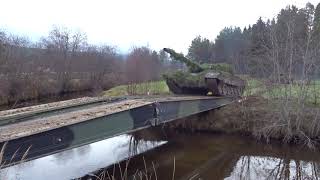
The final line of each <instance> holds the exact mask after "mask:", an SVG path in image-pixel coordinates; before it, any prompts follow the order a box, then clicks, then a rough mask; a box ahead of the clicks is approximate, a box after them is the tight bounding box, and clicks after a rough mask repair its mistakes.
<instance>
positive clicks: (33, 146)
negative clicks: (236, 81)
mask: <svg viewBox="0 0 320 180" xmlns="http://www.w3.org/2000/svg"><path fill="white" fill-rule="evenodd" d="M233 100H234V99H232V98H229V97H194V96H179V97H162V98H161V97H157V98H150V97H146V98H115V99H106V98H99V99H89V100H85V101H82V102H80V103H79V102H78V103H77V102H75V103H69V104H67V105H52V106H50V105H49V106H41V105H40V106H34V107H33V108H31V109H21V110H16V111H3V112H0V150H1V149H3V151H2V152H4V153H2V154H3V157H2V167H5V166H10V165H11V164H14V163H16V162H19V161H21V160H31V159H35V158H39V157H43V156H46V155H50V154H53V153H56V152H60V151H64V150H67V149H72V148H75V147H79V146H82V145H86V144H90V143H93V142H97V141H100V140H103V139H107V138H110V137H113V136H117V135H121V134H126V133H130V132H134V131H137V130H140V129H143V128H148V127H151V126H157V125H160V124H162V123H166V122H170V121H173V120H176V119H180V118H184V117H187V116H190V115H194V114H198V113H201V112H205V111H209V110H213V109H216V108H219V107H222V106H225V105H227V104H229V103H232V101H233ZM0 167H1V166H0Z"/></svg>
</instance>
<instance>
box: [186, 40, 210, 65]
mask: <svg viewBox="0 0 320 180" xmlns="http://www.w3.org/2000/svg"><path fill="white" fill-rule="evenodd" d="M212 47H213V43H212V42H210V41H209V39H207V38H202V37H201V36H197V37H196V38H195V39H193V40H192V42H191V45H190V47H189V49H188V57H189V58H191V59H193V60H195V61H197V62H200V63H208V62H210V60H211V57H212Z"/></svg>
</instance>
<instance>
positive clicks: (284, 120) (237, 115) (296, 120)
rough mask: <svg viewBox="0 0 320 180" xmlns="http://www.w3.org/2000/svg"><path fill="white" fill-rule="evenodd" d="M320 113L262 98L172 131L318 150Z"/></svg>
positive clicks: (195, 119) (183, 121)
mask: <svg viewBox="0 0 320 180" xmlns="http://www.w3.org/2000/svg"><path fill="white" fill-rule="evenodd" d="M319 112H320V109H319V108H316V107H304V109H303V111H302V110H301V107H299V106H295V104H293V103H292V104H290V103H287V104H286V106H285V105H284V104H283V102H282V101H280V100H276V99H273V100H270V99H266V98H263V97H260V96H248V97H246V98H245V99H243V100H241V101H238V102H235V103H233V104H230V105H228V106H225V107H222V108H220V109H217V110H213V111H210V112H206V113H203V114H200V115H198V116H192V117H190V118H186V119H181V120H179V121H176V122H173V123H172V124H170V125H168V126H169V128H173V129H178V130H179V129H180V130H191V131H206V132H219V133H226V134H239V135H245V136H251V137H254V138H255V139H257V140H262V141H266V142H269V141H270V140H277V141H279V140H280V141H282V142H283V143H292V144H302V145H306V146H308V147H309V148H314V147H315V146H316V145H318V144H319V143H320V138H319V137H320V123H319V122H320V116H319V115H318V114H319Z"/></svg>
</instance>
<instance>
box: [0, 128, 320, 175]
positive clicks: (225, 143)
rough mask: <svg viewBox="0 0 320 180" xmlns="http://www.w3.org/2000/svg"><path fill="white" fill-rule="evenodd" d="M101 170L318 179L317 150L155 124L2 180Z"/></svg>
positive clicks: (38, 162)
mask: <svg viewBox="0 0 320 180" xmlns="http://www.w3.org/2000/svg"><path fill="white" fill-rule="evenodd" d="M126 166H127V168H126ZM119 167H120V169H121V172H122V173H120V169H119ZM125 169H127V170H126V171H125ZM104 172H108V173H109V175H110V174H111V175H115V176H118V177H121V176H122V175H124V174H126V176H128V177H131V178H132V177H133V176H137V177H138V176H139V173H140V175H143V174H148V175H149V176H152V177H151V178H150V179H155V178H154V177H155V174H156V175H157V179H159V180H162V179H164V180H167V179H176V180H180V179H197V180H199V179H209V180H211V179H228V180H229V179H318V178H319V174H320V153H319V151H316V150H308V149H305V148H302V147H298V146H290V145H283V144H281V143H272V144H266V143H262V142H257V141H256V140H254V139H251V138H249V137H243V136H237V135H222V134H213V133H192V134H191V133H182V132H180V133H176V132H171V131H170V132H169V131H166V130H164V129H161V128H156V129H148V130H143V131H140V132H138V133H135V134H126V135H121V136H117V137H113V138H109V139H106V140H103V141H99V142H96V143H93V144H90V145H85V146H82V147H79V148H75V149H72V150H67V151H64V152H61V153H57V154H53V155H50V156H46V157H43V158H39V159H35V160H32V161H28V162H24V163H21V164H18V165H15V166H11V167H8V168H4V169H2V170H1V171H0V179H10V180H11V179H21V180H31V179H32V180H35V179H36V180H37V179H46V180H56V179H59V180H63V179H76V178H82V179H98V178H96V176H99V175H101V173H104ZM124 172H126V173H124ZM88 174H89V175H88ZM90 174H91V175H90ZM92 174H95V175H92ZM138 179H140V178H138Z"/></svg>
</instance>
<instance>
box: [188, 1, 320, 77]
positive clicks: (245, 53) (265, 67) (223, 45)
mask: <svg viewBox="0 0 320 180" xmlns="http://www.w3.org/2000/svg"><path fill="white" fill-rule="evenodd" d="M188 56H189V57H190V58H192V59H194V60H197V61H200V62H206V63H207V62H210V63H216V62H225V63H229V64H232V66H233V68H234V70H235V71H236V72H238V73H241V74H250V75H253V76H257V77H264V78H269V77H274V78H275V80H280V77H286V78H287V79H306V78H312V77H314V76H319V69H320V68H319V65H320V4H318V5H317V6H316V7H314V5H312V4H311V3H307V4H306V6H305V7H304V8H300V9H299V8H297V7H296V6H288V7H286V8H285V9H282V10H281V11H280V12H279V14H278V15H277V17H276V18H273V19H268V20H265V21H264V20H262V18H259V19H258V20H257V22H256V23H255V24H253V25H249V26H247V27H245V28H244V29H241V28H239V27H227V28H224V29H223V30H222V31H221V32H220V34H219V35H218V36H217V37H216V39H215V41H210V40H209V39H207V38H203V37H201V36H198V37H196V38H195V39H194V40H193V41H192V43H191V45H190V47H189V51H188Z"/></svg>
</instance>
